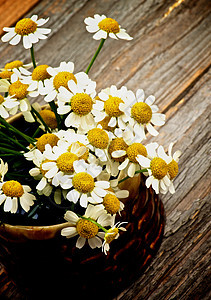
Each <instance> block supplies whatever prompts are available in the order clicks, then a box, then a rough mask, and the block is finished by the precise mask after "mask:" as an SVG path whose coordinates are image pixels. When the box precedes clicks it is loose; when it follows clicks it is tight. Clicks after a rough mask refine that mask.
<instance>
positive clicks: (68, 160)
mask: <svg viewBox="0 0 211 300" xmlns="http://www.w3.org/2000/svg"><path fill="white" fill-rule="evenodd" d="M75 160H78V156H77V155H76V154H73V153H70V152H66V153H63V154H61V155H60V156H59V157H58V158H57V161H56V163H57V166H58V168H59V169H60V170H61V171H62V172H65V173H72V172H73V171H74V168H73V162H74V161H75Z"/></svg>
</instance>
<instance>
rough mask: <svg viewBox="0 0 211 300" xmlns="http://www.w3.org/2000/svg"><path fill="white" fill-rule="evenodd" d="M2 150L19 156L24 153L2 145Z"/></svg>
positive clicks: (0, 149)
mask: <svg viewBox="0 0 211 300" xmlns="http://www.w3.org/2000/svg"><path fill="white" fill-rule="evenodd" d="M0 151H3V152H7V153H10V154H13V155H18V156H20V155H21V156H22V155H23V153H21V152H19V151H15V150H11V149H8V148H4V147H0Z"/></svg>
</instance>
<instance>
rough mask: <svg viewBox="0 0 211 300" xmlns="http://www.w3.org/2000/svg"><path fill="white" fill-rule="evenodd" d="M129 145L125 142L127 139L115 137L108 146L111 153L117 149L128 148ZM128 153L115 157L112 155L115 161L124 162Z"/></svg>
mask: <svg viewBox="0 0 211 300" xmlns="http://www.w3.org/2000/svg"><path fill="white" fill-rule="evenodd" d="M127 148H128V145H127V144H126V143H125V141H124V140H123V138H115V139H113V140H112V141H111V142H110V144H109V147H108V153H109V154H110V155H111V153H112V152H114V151H116V150H127ZM126 156H127V155H124V156H121V157H117V158H114V157H112V156H111V157H112V158H113V159H114V160H115V161H119V162H123V161H124V160H125V158H126Z"/></svg>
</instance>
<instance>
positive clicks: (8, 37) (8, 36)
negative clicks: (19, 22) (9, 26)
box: [1, 30, 16, 42]
mask: <svg viewBox="0 0 211 300" xmlns="http://www.w3.org/2000/svg"><path fill="white" fill-rule="evenodd" d="M15 35H16V32H15V31H12V30H11V31H9V32H8V33H6V34H5V35H4V36H3V37H2V38H1V40H2V42H8V41H9V40H11V39H12V38H13V37H14V36H15Z"/></svg>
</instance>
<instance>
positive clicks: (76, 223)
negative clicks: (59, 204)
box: [61, 204, 114, 249]
mask: <svg viewBox="0 0 211 300" xmlns="http://www.w3.org/2000/svg"><path fill="white" fill-rule="evenodd" d="M64 218H65V220H66V221H68V222H69V224H70V226H69V227H66V228H63V229H62V231H61V235H62V236H66V237H67V238H71V237H74V236H77V235H79V237H78V239H77V242H76V247H77V248H79V249H81V248H82V247H83V246H84V245H85V243H86V240H87V241H88V244H89V246H90V247H91V248H92V249H94V248H96V247H98V248H100V247H101V246H102V240H101V238H103V237H104V232H99V226H98V225H97V224H99V225H100V226H101V227H106V226H113V222H114V218H113V217H111V216H108V215H107V214H105V213H104V211H103V210H102V209H101V208H100V207H98V206H94V205H91V204H89V205H88V207H87V209H86V211H85V214H84V216H83V217H78V216H77V215H76V214H75V213H74V212H73V211H67V212H66V213H65V216H64ZM96 223H97V224H96Z"/></svg>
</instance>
